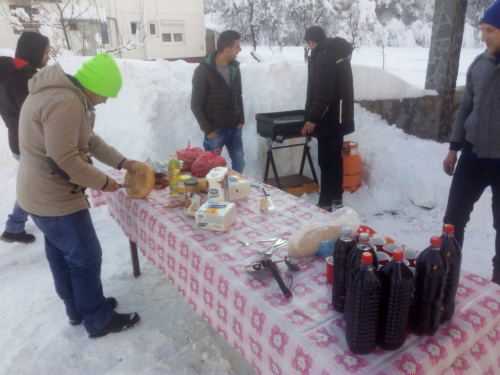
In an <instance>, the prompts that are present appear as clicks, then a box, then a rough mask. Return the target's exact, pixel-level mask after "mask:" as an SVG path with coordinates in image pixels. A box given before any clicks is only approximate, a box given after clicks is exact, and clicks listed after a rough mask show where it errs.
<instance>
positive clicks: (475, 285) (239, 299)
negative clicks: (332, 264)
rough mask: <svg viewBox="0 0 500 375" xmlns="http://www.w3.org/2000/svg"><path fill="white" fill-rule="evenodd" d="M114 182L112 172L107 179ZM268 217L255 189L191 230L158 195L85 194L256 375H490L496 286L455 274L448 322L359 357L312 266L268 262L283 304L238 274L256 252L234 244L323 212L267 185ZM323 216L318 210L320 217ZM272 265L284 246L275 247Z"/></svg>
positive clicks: (497, 331)
mask: <svg viewBox="0 0 500 375" xmlns="http://www.w3.org/2000/svg"><path fill="white" fill-rule="evenodd" d="M109 175H111V176H112V177H114V178H115V179H116V180H117V181H119V182H120V181H123V173H122V172H120V171H113V172H109ZM267 188H268V190H269V192H270V193H271V196H272V198H273V201H274V203H275V204H276V207H277V208H276V210H274V211H271V212H269V213H268V214H262V213H260V211H259V209H260V204H259V203H260V198H261V197H262V196H263V195H262V191H261V189H255V188H252V192H251V195H250V196H249V197H248V198H246V199H244V200H240V201H237V202H236V204H237V210H238V220H237V222H236V223H235V224H234V225H233V226H231V228H229V230H227V231H226V232H223V233H217V232H211V231H203V230H199V229H197V228H196V226H195V223H194V218H192V217H186V216H185V215H184V213H183V212H182V209H181V208H176V209H165V208H163V206H164V205H166V204H170V203H174V201H175V200H174V199H171V198H170V196H169V193H168V190H162V191H156V190H155V191H153V192H152V193H151V194H150V196H149V197H148V198H147V199H144V200H141V199H131V198H129V197H128V196H127V195H126V194H125V192H124V191H123V190H119V191H117V192H115V193H102V192H99V191H91V200H92V202H93V204H94V206H100V205H104V204H107V206H108V209H109V213H110V215H111V216H112V217H113V218H114V219H115V220H116V221H117V222H118V224H119V225H120V226H121V227H122V229H123V231H124V233H125V235H126V236H127V237H128V238H129V239H130V240H131V241H134V242H135V243H137V246H138V248H139V249H140V251H141V252H142V253H143V254H144V256H146V257H147V258H148V259H149V260H150V261H151V262H153V263H154V264H155V265H157V266H158V267H159V268H160V269H161V270H162V271H163V272H164V273H165V275H167V277H168V279H169V280H170V281H171V282H172V284H173V285H174V286H175V287H177V289H178V291H179V292H180V293H181V294H182V295H183V297H184V298H185V300H186V301H187V302H188V303H189V304H190V305H191V306H192V307H193V308H194V309H195V310H196V312H197V313H198V314H200V315H201V316H202V317H203V318H204V319H206V320H207V321H208V322H209V323H210V324H211V325H212V326H213V327H215V328H216V329H217V331H218V332H219V333H220V334H221V335H223V336H224V338H225V339H226V340H227V341H228V342H229V343H230V344H231V345H232V346H234V347H235V348H236V349H237V350H238V351H239V352H240V353H241V354H242V355H243V356H244V357H245V358H246V359H247V360H248V361H249V362H250V363H252V365H253V366H254V368H255V369H256V371H257V372H258V373H259V374H286V375H289V374H314V375H327V374H333V373H334V374H341V373H349V374H355V373H365V374H377V375H382V374H441V373H445V374H498V373H500V355H499V354H498V353H500V287H498V286H497V285H496V284H492V283H490V282H489V281H488V280H485V279H483V278H481V277H478V276H475V275H473V274H471V273H469V272H466V271H464V270H462V274H461V279H460V287H459V290H458V295H457V299H456V303H457V306H456V312H455V316H454V317H453V319H452V320H451V321H450V322H448V323H447V324H444V325H442V326H441V328H440V329H439V331H438V332H437V333H436V334H435V335H434V336H433V337H428V336H424V337H419V336H416V335H413V334H408V337H407V341H406V343H405V345H404V346H403V347H402V348H401V349H400V350H398V351H395V352H386V351H384V350H382V349H380V348H377V350H375V352H373V353H371V354H369V355H363V356H358V355H355V354H353V353H352V352H350V351H349V349H348V347H347V344H346V340H345V325H344V319H343V315H342V314H340V313H338V312H336V311H334V310H333V309H332V307H331V303H330V302H331V290H332V289H331V286H330V285H328V284H327V283H326V266H325V262H324V261H322V260H320V261H317V262H313V263H310V264H308V265H307V266H304V267H303V268H302V269H301V270H300V271H290V270H288V268H287V267H286V266H285V265H284V263H278V264H279V269H280V272H281V274H282V276H283V278H284V280H285V283H289V282H290V275H293V283H292V287H291V290H292V293H293V298H292V299H290V300H287V299H285V298H284V296H283V294H282V292H281V290H280V289H279V287H278V285H277V283H276V281H275V280H274V278H273V277H272V275H271V272H270V271H269V269H263V270H260V271H255V272H246V271H245V269H244V266H245V265H247V264H250V263H252V262H254V261H256V260H259V259H261V256H260V255H259V254H258V253H257V252H255V251H254V248H258V247H259V246H264V245H263V244H260V245H252V246H247V247H244V246H242V245H241V244H240V243H239V242H238V241H237V239H242V240H252V239H264V238H271V237H276V236H280V237H283V238H288V237H289V236H290V235H291V234H292V233H294V232H296V231H297V230H298V229H299V228H300V227H301V226H302V225H304V224H305V223H307V222H308V221H309V220H310V219H311V218H312V217H313V216H314V215H316V214H318V213H324V211H321V210H319V209H318V208H316V207H315V206H313V205H310V204H309V203H307V202H305V201H304V200H302V199H300V198H296V197H293V196H291V195H289V194H286V193H284V192H282V191H280V190H278V189H276V188H273V187H270V186H267ZM325 215H326V213H325ZM277 253H278V254H275V256H274V258H278V257H281V256H280V255H283V253H286V249H283V250H278V251H277Z"/></svg>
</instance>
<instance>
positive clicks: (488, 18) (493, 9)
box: [479, 1, 500, 29]
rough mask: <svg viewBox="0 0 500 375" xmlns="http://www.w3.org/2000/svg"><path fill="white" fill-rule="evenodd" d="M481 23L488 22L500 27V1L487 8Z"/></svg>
mask: <svg viewBox="0 0 500 375" xmlns="http://www.w3.org/2000/svg"><path fill="white" fill-rule="evenodd" d="M479 23H480V24H481V23H487V24H488V25H491V26H493V27H496V28H497V29H500V1H496V2H495V3H493V5H492V6H490V7H489V8H488V9H486V12H484V16H483V18H481V21H479Z"/></svg>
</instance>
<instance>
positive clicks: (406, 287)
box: [377, 260, 413, 350]
mask: <svg viewBox="0 0 500 375" xmlns="http://www.w3.org/2000/svg"><path fill="white" fill-rule="evenodd" d="M379 277H380V282H381V284H382V289H381V294H380V311H379V324H378V338H377V341H378V344H379V345H380V347H381V348H382V349H385V350H396V349H399V348H400V347H401V346H403V344H404V342H405V340H406V327H407V326H408V314H409V312H410V304H411V298H412V295H413V273H412V272H411V271H410V269H409V268H408V267H407V266H406V265H405V264H404V263H402V262H396V261H394V260H391V261H390V262H389V263H387V264H386V265H385V266H383V267H382V268H381V269H380V270H379Z"/></svg>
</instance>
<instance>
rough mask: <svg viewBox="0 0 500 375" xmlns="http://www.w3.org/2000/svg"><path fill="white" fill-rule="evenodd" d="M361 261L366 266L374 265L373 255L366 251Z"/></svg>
mask: <svg viewBox="0 0 500 375" xmlns="http://www.w3.org/2000/svg"><path fill="white" fill-rule="evenodd" d="M361 261H362V262H363V263H364V264H372V263H373V255H372V253H369V252H368V251H365V252H364V253H363V255H362V256H361Z"/></svg>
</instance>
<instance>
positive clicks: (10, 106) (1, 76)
mask: <svg viewBox="0 0 500 375" xmlns="http://www.w3.org/2000/svg"><path fill="white" fill-rule="evenodd" d="M36 72H37V70H36V68H34V67H33V66H31V65H30V64H29V63H28V62H27V61H25V60H22V59H17V58H12V57H5V56H2V57H0V115H1V116H2V120H3V121H4V123H5V126H7V129H8V132H9V147H10V150H11V151H12V153H13V154H16V155H19V154H20V151H19V136H18V128H19V113H20V112H21V107H22V106H23V103H24V100H25V99H26V97H27V96H28V81H29V80H30V79H31V78H32V77H33V76H34V75H35V74H36Z"/></svg>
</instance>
